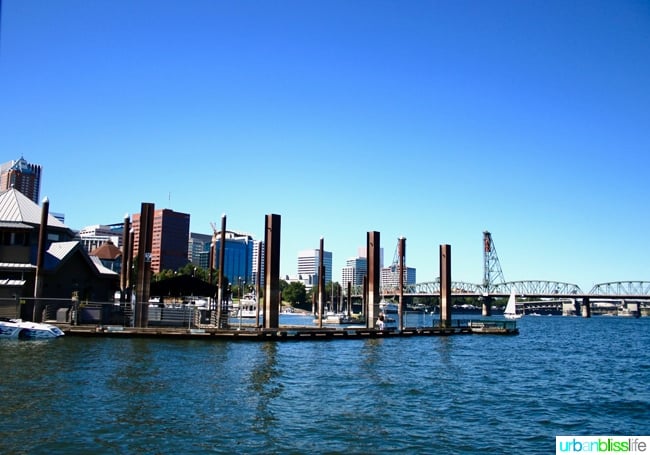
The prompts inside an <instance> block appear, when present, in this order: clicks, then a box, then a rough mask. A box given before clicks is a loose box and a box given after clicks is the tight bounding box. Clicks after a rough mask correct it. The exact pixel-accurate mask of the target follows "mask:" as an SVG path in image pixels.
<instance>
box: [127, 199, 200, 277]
mask: <svg viewBox="0 0 650 455" xmlns="http://www.w3.org/2000/svg"><path fill="white" fill-rule="evenodd" d="M132 225H133V232H134V235H133V250H132V251H133V252H134V254H136V252H137V251H138V246H139V241H140V214H139V213H136V214H134V215H133V221H132ZM189 235H190V215H189V214H187V213H181V212H175V211H173V210H171V209H158V210H155V211H154V216H153V237H152V246H151V270H152V271H153V273H160V272H162V271H163V270H178V269H179V268H181V267H183V266H184V265H185V264H187V262H188V260H187V256H188V253H187V249H188V242H187V239H188V238H189Z"/></svg>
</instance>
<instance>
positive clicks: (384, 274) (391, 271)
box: [380, 264, 416, 289]
mask: <svg viewBox="0 0 650 455" xmlns="http://www.w3.org/2000/svg"><path fill="white" fill-rule="evenodd" d="M415 272H416V270H415V269H414V268H413V267H404V274H403V276H404V285H405V286H408V285H409V284H415V283H416V281H415V280H416V278H415ZM380 279H381V285H382V287H384V288H391V289H399V266H398V265H395V264H393V265H392V266H390V267H384V268H382V269H381V278H380Z"/></svg>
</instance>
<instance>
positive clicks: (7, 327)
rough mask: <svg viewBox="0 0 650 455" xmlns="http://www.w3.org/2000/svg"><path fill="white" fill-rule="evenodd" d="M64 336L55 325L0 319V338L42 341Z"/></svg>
mask: <svg viewBox="0 0 650 455" xmlns="http://www.w3.org/2000/svg"><path fill="white" fill-rule="evenodd" d="M64 335H65V334H64V333H63V331H62V330H61V329H59V328H58V327H57V326H55V325H51V324H43V323H39V322H29V321H23V320H22V319H4V318H3V319H0V338H13V339H20V340H42V339H47V338H58V337H62V336H64Z"/></svg>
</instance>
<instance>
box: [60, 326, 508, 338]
mask: <svg viewBox="0 0 650 455" xmlns="http://www.w3.org/2000/svg"><path fill="white" fill-rule="evenodd" d="M474 324H475V323H474ZM491 324H492V325H494V322H491ZM59 327H60V328H61V330H63V332H64V333H65V334H66V335H67V336H78V337H114V338H167V339H169V338H173V339H211V340H241V341H299V340H333V339H366V338H408V337H418V336H451V335H471V334H475V333H481V334H485V333H489V334H494V335H516V334H518V333H519V329H518V328H517V327H516V325H513V324H508V325H505V324H504V325H500V324H497V327H498V330H493V331H489V332H486V331H485V330H476V325H473V324H467V325H460V324H458V325H456V326H453V327H447V328H443V327H417V328H416V327H412V328H411V327H407V328H404V329H403V330H402V331H397V330H378V329H368V328H362V327H340V328H334V327H323V328H320V327H305V326H282V327H280V328H277V329H263V328H242V329H236V328H234V329H233V328H231V329H217V328H215V327H202V328H189V329H188V328H178V327H173V328H172V327H148V328H139V327H123V326H111V325H107V326H90V325H88V326H84V325H60V324H59ZM481 327H484V326H481Z"/></svg>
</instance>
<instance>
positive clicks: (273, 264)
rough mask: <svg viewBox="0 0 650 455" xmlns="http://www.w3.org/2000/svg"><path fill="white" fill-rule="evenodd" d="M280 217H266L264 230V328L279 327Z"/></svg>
mask: <svg viewBox="0 0 650 455" xmlns="http://www.w3.org/2000/svg"><path fill="white" fill-rule="evenodd" d="M280 227H281V218H280V215H275V214H270V215H266V223H265V228H264V244H265V254H264V289H265V291H264V328H265V329H277V328H278V327H279V325H280V310H279V308H280Z"/></svg>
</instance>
